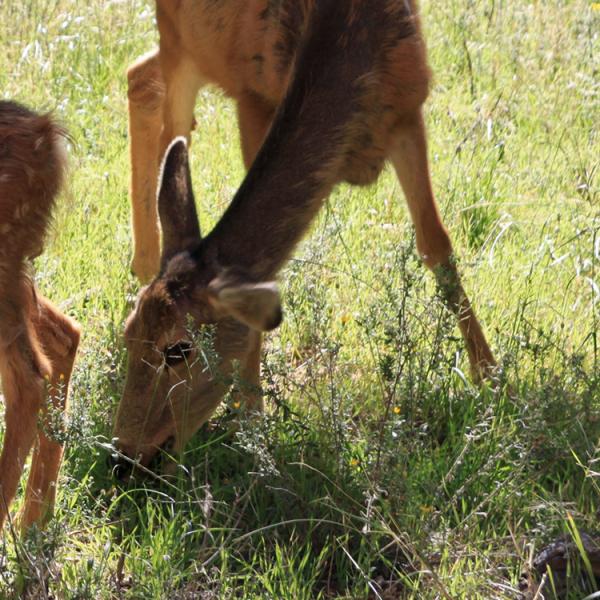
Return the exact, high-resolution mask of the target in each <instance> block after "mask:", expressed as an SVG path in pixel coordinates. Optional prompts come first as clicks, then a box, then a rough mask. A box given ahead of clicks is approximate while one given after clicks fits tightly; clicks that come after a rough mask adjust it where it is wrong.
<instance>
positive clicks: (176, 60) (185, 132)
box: [158, 46, 204, 161]
mask: <svg viewBox="0 0 600 600" xmlns="http://www.w3.org/2000/svg"><path fill="white" fill-rule="evenodd" d="M160 64H161V68H162V73H163V78H164V82H165V97H164V102H163V111H162V120H163V128H162V132H161V134H160V142H159V147H158V155H159V161H162V159H163V155H164V153H165V151H166V149H167V148H168V146H169V144H170V143H171V142H172V141H173V140H174V139H175V138H176V137H180V136H181V137H185V138H186V139H187V141H188V145H189V142H190V133H191V131H192V126H193V124H194V105H195V104H196V96H197V95H198V90H199V89H200V87H201V86H202V85H203V83H204V82H203V81H202V78H201V77H200V75H199V74H198V71H197V70H196V67H195V65H194V63H193V62H192V61H191V60H189V59H188V58H187V57H185V55H183V54H182V52H178V51H177V49H173V48H169V47H168V46H165V47H164V48H163V46H161V53H160Z"/></svg>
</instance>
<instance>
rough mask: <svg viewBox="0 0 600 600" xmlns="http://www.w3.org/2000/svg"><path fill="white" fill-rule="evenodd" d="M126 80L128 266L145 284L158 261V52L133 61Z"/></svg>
mask: <svg viewBox="0 0 600 600" xmlns="http://www.w3.org/2000/svg"><path fill="white" fill-rule="evenodd" d="M127 79H128V94H127V95H128V103H129V138H130V159H131V189H130V194H131V209H132V210H131V221H132V226H133V244H134V250H133V260H132V264H131V267H132V270H133V272H134V274H135V275H136V276H137V277H138V278H139V279H140V280H141V281H142V282H143V283H146V282H148V281H150V279H152V277H153V276H154V275H156V273H157V272H158V267H159V262H160V234H159V229H158V210H157V206H156V180H157V177H158V165H159V149H158V144H159V138H160V132H161V130H162V125H163V123H162V111H163V101H164V95H165V84H164V80H163V76H162V70H161V67H160V60H159V55H158V51H155V52H153V53H151V54H147V55H145V56H142V57H141V58H140V59H139V60H138V61H137V62H135V63H134V64H133V65H132V66H131V67H130V68H129V70H128V71H127Z"/></svg>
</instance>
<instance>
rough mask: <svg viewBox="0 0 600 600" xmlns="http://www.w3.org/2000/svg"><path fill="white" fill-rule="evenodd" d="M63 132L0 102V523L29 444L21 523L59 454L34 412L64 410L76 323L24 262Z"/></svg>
mask: <svg viewBox="0 0 600 600" xmlns="http://www.w3.org/2000/svg"><path fill="white" fill-rule="evenodd" d="M64 135H65V133H64V131H63V130H62V129H61V128H60V127H58V126H57V125H56V124H55V123H54V122H53V121H52V119H51V118H50V117H49V116H48V115H37V114H35V113H33V112H31V111H29V110H28V109H26V108H24V107H22V106H20V105H18V104H15V103H12V102H6V101H2V102H0V377H1V379H2V386H3V391H4V398H5V401H6V414H5V420H6V430H5V433H4V446H3V448H2V455H1V456H0V527H1V526H2V524H3V522H4V519H5V517H6V515H7V512H8V507H9V505H10V503H11V501H12V499H13V497H14V495H15V492H16V488H17V485H18V481H19V479H20V476H21V473H22V470H23V465H24V462H25V460H26V458H27V455H28V454H29V451H30V449H31V447H32V446H34V445H35V447H34V454H33V463H32V468H31V472H30V475H29V481H28V486H27V492H26V497H25V506H24V512H23V517H22V526H23V527H24V528H27V527H29V526H30V525H31V524H32V523H34V522H40V523H41V522H42V521H43V520H44V519H45V518H46V517H47V515H48V513H49V509H51V507H52V502H53V498H54V492H55V482H56V477H57V474H58V469H59V466H60V460H61V456H62V447H61V445H60V444H59V443H57V442H56V441H54V440H53V439H52V438H51V437H50V436H49V435H48V432H47V431H46V429H47V427H46V426H45V424H44V423H43V422H42V423H41V427H39V429H38V418H39V413H40V411H42V412H43V413H44V414H45V412H46V409H47V407H48V406H49V405H53V406H55V407H56V408H58V409H59V410H64V404H65V397H66V390H67V386H68V382H69V377H70V374H71V369H72V366H73V360H74V357H75V351H76V349H77V345H78V342H79V328H78V326H77V325H76V323H75V322H74V321H73V320H72V319H70V318H68V317H66V316H65V315H63V314H61V313H60V311H58V309H57V308H55V307H54V306H52V304H51V303H50V302H49V301H48V300H47V299H46V298H44V297H42V296H40V295H39V294H38V293H37V290H36V289H35V286H34V284H33V282H32V280H31V279H30V277H29V275H28V268H29V267H28V265H29V261H30V259H31V258H34V257H35V256H37V255H39V254H40V253H41V251H42V249H43V246H44V238H45V235H46V230H47V228H48V224H49V221H50V217H51V212H52V208H53V206H54V202H55V198H56V195H57V193H58V191H59V189H60V186H61V183H62V179H63V173H64V164H65V162H64V161H65V159H64V151H63V149H62V144H61V138H63V137H64ZM46 396H48V399H47V400H46Z"/></svg>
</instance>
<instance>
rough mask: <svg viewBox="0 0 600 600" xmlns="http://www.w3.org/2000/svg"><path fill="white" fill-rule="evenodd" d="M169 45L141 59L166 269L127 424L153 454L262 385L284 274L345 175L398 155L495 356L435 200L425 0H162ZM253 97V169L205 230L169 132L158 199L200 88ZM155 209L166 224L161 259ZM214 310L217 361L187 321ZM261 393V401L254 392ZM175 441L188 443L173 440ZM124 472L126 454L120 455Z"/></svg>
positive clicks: (373, 172) (139, 334) (363, 175)
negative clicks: (238, 378) (262, 363)
mask: <svg viewBox="0 0 600 600" xmlns="http://www.w3.org/2000/svg"><path fill="white" fill-rule="evenodd" d="M157 18H158V27H159V32H160V46H159V50H158V51H157V52H154V53H152V54H150V55H147V56H145V57H143V58H142V59H141V60H140V61H138V62H137V63H136V64H134V65H133V66H132V67H131V69H130V70H129V73H128V76H129V110H130V133H131V158H132V166H133V171H132V200H133V226H134V237H135V256H134V261H133V268H134V271H135V272H136V273H137V274H138V275H139V276H140V278H142V279H146V278H149V277H150V276H152V275H154V274H155V272H156V271H158V270H160V272H159V273H158V275H157V276H156V277H155V278H154V279H153V281H152V283H151V284H150V285H149V287H147V288H145V289H144V290H143V291H142V292H141V293H140V296H139V298H138V302H137V305H136V307H135V309H134V311H133V313H132V314H131V316H130V317H129V319H128V322H127V325H126V329H125V338H126V343H127V347H128V350H129V362H128V372H127V381H126V385H125V391H124V395H123V398H122V400H121V403H120V406H119V410H118V414H117V419H116V425H115V430H114V434H115V437H116V438H117V440H118V442H117V443H118V446H119V448H120V450H121V451H122V453H123V454H125V455H128V456H129V457H136V458H137V457H139V458H140V461H141V463H142V464H143V465H147V464H148V463H149V462H150V460H151V459H152V457H153V455H155V454H156V452H157V450H158V449H159V448H160V447H161V446H162V445H163V444H165V443H168V446H169V448H173V449H174V450H175V451H176V452H177V451H180V450H181V449H182V448H183V446H184V444H185V443H186V441H187V440H188V439H189V437H190V436H191V435H192V434H193V433H194V432H195V431H196V430H197V429H198V427H199V426H200V425H201V424H202V423H203V422H204V421H205V420H206V419H207V418H208V417H209V416H210V414H211V413H212V411H213V410H214V409H215V407H216V406H217V405H218V403H219V401H220V400H221V398H222V396H223V394H224V392H225V390H226V389H227V381H228V378H229V377H230V375H231V371H232V361H233V360H234V359H236V360H238V361H239V362H240V364H241V371H242V377H243V378H244V379H245V380H246V381H248V382H250V383H251V384H253V385H257V384H258V378H259V356H260V343H261V332H263V331H266V330H269V329H271V328H273V327H276V326H277V325H278V323H279V321H280V318H281V309H280V305H279V297H278V293H277V290H276V287H275V285H274V284H273V283H267V282H269V281H271V280H272V279H273V278H274V277H275V275H276V274H277V272H278V271H279V269H280V268H281V266H282V265H283V264H284V263H285V261H286V259H287V258H288V257H289V256H290V253H291V252H292V250H293V248H294V246H295V245H296V243H297V242H298V240H299V239H300V238H301V236H302V235H303V233H304V232H305V231H306V229H307V227H308V225H309V223H310V222H311V220H312V219H313V217H314V216H315V215H316V213H317V211H318V210H319V209H320V207H321V206H322V204H323V201H324V199H325V198H326V197H327V196H328V194H329V193H330V192H331V190H332V188H333V187H334V186H335V185H336V184H337V183H338V182H340V181H348V182H350V183H355V184H369V183H371V182H373V181H374V180H375V179H376V178H377V176H378V175H379V173H380V171H381V170H382V168H383V165H384V163H385V160H386V159H389V160H390V161H391V162H392V164H393V165H394V167H395V169H396V172H397V174H398V177H399V179H400V182H401V184H402V187H403V189H404V192H405V195H406V198H407V201H408V205H409V209H410V214H411V216H412V219H413V221H414V225H415V229H416V243H417V249H418V252H419V254H420V256H421V257H422V259H423V261H424V262H425V264H426V265H427V266H428V267H429V268H430V269H432V270H433V271H434V273H435V274H436V277H437V280H438V282H439V285H440V288H441V290H442V291H443V294H444V297H445V299H446V301H447V303H448V306H449V307H450V308H451V309H452V310H453V311H454V313H456V315H457V317H458V321H459V327H460V330H461V332H462V334H463V336H464V339H465V343H466V347H467V350H468V354H469V359H470V362H471V366H472V369H473V372H474V373H475V375H476V376H485V375H487V374H488V373H489V371H490V370H491V369H492V367H493V366H494V359H493V356H492V353H491V352H490V349H489V347H488V344H487V342H486V340H485V337H484V335H483V333H482V330H481V327H480V325H479V323H478V321H477V319H476V317H475V314H474V312H473V310H472V309H471V306H470V304H469V301H468V299H467V296H466V294H465V293H464V291H463V288H462V285H461V283H460V279H459V276H458V273H457V270H456V266H455V261H454V259H453V254H452V247H451V243H450V240H449V238H448V235H447V233H446V230H445V228H444V226H443V224H442V222H441V220H440V215H439V212H438V209H437V207H436V203H435V200H434V196H433V192H432V188H431V183H430V178H429V172H428V164H427V148H426V138H425V130H424V125H423V117H422V114H421V106H422V104H423V102H424V101H425V98H426V96H427V93H428V84H429V70H428V67H427V64H426V55H425V46H424V42H423V38H422V36H421V31H420V26H419V20H418V16H417V11H416V5H415V3H414V1H413V0H410V1H409V0H344V1H341V0H226V1H223V2H213V1H210V0H201V1H195V2H192V1H188V0H181V1H180V2H166V1H162V0H159V1H158V2H157ZM207 82H212V83H216V84H217V85H219V86H220V87H221V88H222V89H223V90H224V91H225V92H226V93H227V94H228V95H229V96H231V97H233V98H234V99H235V101H236V103H237V109H238V119H239V127H240V133H241V141H242V151H243V156H244V161H245V163H246V166H247V168H248V169H249V171H248V174H247V176H246V178H245V180H244V182H243V184H242V186H241V187H240V189H239V190H238V192H237V194H236V195H235V198H234V199H233V201H232V203H231V205H230V206H229V208H228V209H227V211H226V212H225V214H224V215H223V217H222V218H221V220H220V221H219V223H218V224H217V225H216V226H215V228H214V230H213V231H212V232H211V233H210V234H209V235H208V236H206V237H205V238H203V239H202V238H201V235H200V230H199V227H198V222H197V217H196V211H195V207H194V197H193V194H192V189H191V182H190V174H189V167H188V161H187V149H186V144H185V142H184V141H183V140H180V141H176V142H175V143H174V144H173V145H171V146H170V148H169V150H168V153H167V155H166V159H165V162H164V166H163V172H162V178H161V186H160V190H159V194H158V207H157V205H156V201H155V191H156V189H155V183H154V182H155V181H156V180H157V177H156V173H157V169H158V167H157V163H158V160H157V157H159V156H162V155H163V153H164V151H165V149H166V148H167V146H168V144H169V143H170V142H171V140H173V139H174V138H176V137H177V136H182V137H183V138H189V134H190V129H191V127H192V125H193V107H194V102H195V98H196V94H197V92H198V89H199V88H200V86H201V85H203V84H204V83H207ZM157 208H158V212H159V214H160V221H161V225H162V233H163V247H162V257H161V259H160V265H159V232H158V225H157V222H156V221H157ZM188 315H190V316H191V317H192V319H193V321H194V322H195V327H197V328H201V327H202V326H203V325H204V324H207V323H212V324H214V325H215V345H216V351H217V353H218V354H219V355H220V356H221V361H220V363H219V365H218V368H217V369H216V370H215V369H207V368H206V365H205V364H204V362H203V361H202V360H200V359H199V358H198V357H197V355H196V354H197V350H196V349H195V348H194V344H192V343H191V340H190V339H189V337H187V334H186V326H185V325H186V319H187V318H188ZM247 396H248V398H247V403H248V404H249V405H250V406H256V404H257V403H259V402H260V400H259V398H258V397H257V396H256V394H254V395H253V394H252V393H249V394H247ZM171 442H173V444H174V445H173V444H172V443H171ZM121 471H122V472H124V471H125V469H121Z"/></svg>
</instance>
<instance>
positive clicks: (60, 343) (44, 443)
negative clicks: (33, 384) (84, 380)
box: [21, 298, 80, 530]
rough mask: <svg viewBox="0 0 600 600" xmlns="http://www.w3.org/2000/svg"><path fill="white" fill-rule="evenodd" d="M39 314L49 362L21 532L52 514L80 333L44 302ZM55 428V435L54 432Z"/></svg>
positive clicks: (38, 333) (40, 334)
mask: <svg viewBox="0 0 600 600" xmlns="http://www.w3.org/2000/svg"><path fill="white" fill-rule="evenodd" d="M39 303H40V313H39V319H38V321H37V322H36V324H35V325H36V331H37V335H38V337H39V340H40V342H41V345H42V347H43V349H44V353H45V355H46V356H47V357H48V359H49V360H50V362H51V365H52V375H51V377H50V381H49V384H48V400H47V402H46V403H45V404H44V406H43V407H42V418H41V419H39V420H38V433H39V435H38V442H37V444H36V445H35V446H34V451H33V458H32V463H31V471H30V474H29V479H28V480H27V491H26V493H25V506H24V509H23V513H22V516H21V528H22V530H26V529H28V528H29V527H30V526H31V525H32V524H33V523H38V524H40V525H41V524H43V523H45V522H46V521H47V520H48V518H49V517H50V515H51V513H52V509H53V507H54V497H55V493H56V480H57V478H58V471H59V469H60V464H61V461H62V454H63V446H62V443H61V442H60V435H61V431H60V425H62V417H63V414H64V412H65V409H66V403H67V392H68V388H69V380H70V377H71V372H72V370H73V364H74V361H75V354H76V352H77V347H78V345H79V336H80V330H79V326H78V325H77V323H75V321H73V320H72V319H70V318H69V317H67V316H65V315H63V314H62V313H61V312H59V311H58V310H57V309H56V308H55V307H54V306H52V304H51V303H50V302H49V301H48V300H46V299H45V298H40V299H39ZM57 425H59V427H58V431H57Z"/></svg>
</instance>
